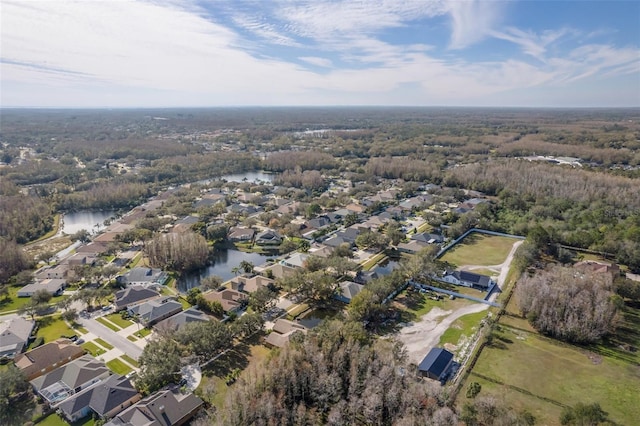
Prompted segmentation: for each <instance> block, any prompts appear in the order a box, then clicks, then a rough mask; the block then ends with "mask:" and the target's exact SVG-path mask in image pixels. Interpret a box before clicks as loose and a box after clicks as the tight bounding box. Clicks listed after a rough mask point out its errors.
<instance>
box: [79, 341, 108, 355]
mask: <svg viewBox="0 0 640 426" xmlns="http://www.w3.org/2000/svg"><path fill="white" fill-rule="evenodd" d="M82 347H83V348H84V349H85V350H86V351H87V352H89V353H90V354H91V355H93V356H94V357H99V356H100V355H102V354H104V353H105V352H107V351H105V350H104V349H102V348H100V347H98V345H96V344H95V343H93V342H87V343H83V344H82Z"/></svg>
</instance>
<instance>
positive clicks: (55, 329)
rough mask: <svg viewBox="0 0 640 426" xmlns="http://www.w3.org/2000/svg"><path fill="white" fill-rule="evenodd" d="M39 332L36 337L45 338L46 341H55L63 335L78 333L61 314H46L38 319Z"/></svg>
mask: <svg viewBox="0 0 640 426" xmlns="http://www.w3.org/2000/svg"><path fill="white" fill-rule="evenodd" d="M38 327H39V328H38V333H37V334H36V337H42V338H44V342H45V343H49V342H53V341H54V340H56V339H59V338H60V337H62V336H72V335H74V334H76V333H75V332H74V331H73V330H72V329H71V328H70V327H69V326H68V325H67V323H66V322H64V321H63V320H62V319H61V318H60V315H55V316H46V317H43V318H40V319H39V320H38Z"/></svg>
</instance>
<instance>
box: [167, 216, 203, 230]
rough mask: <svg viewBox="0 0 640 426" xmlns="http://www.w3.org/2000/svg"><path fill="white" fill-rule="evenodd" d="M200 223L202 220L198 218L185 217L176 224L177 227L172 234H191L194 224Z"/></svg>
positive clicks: (174, 227)
mask: <svg viewBox="0 0 640 426" xmlns="http://www.w3.org/2000/svg"><path fill="white" fill-rule="evenodd" d="M199 221H200V218H198V217H196V216H185V217H184V218H182V219H180V220H178V221H177V222H176V223H175V225H174V226H173V228H172V229H171V232H175V233H185V232H191V227H192V226H193V225H194V224H196V223H198V222H199Z"/></svg>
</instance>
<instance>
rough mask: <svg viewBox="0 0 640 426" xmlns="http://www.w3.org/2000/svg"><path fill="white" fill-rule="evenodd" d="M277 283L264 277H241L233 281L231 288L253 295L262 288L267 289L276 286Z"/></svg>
mask: <svg viewBox="0 0 640 426" xmlns="http://www.w3.org/2000/svg"><path fill="white" fill-rule="evenodd" d="M274 284H275V281H274V280H272V279H271V278H267V277H263V276H262V275H254V276H252V277H245V276H242V275H240V276H239V277H234V278H232V279H231V288H232V289H234V290H238V291H241V292H244V293H253V292H254V291H257V290H258V289H259V288H260V287H267V286H269V285H274Z"/></svg>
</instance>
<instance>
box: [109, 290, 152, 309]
mask: <svg viewBox="0 0 640 426" xmlns="http://www.w3.org/2000/svg"><path fill="white" fill-rule="evenodd" d="M159 296H160V293H158V292H157V291H154V290H151V289H149V288H145V287H142V286H137V285H136V286H131V287H127V288H125V289H124V290H120V291H118V292H116V295H115V300H114V302H113V303H114V305H115V307H116V311H121V310H123V309H126V308H127V307H128V306H130V305H135V304H136V303H140V302H144V301H145V300H150V299H154V298H156V297H159Z"/></svg>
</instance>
